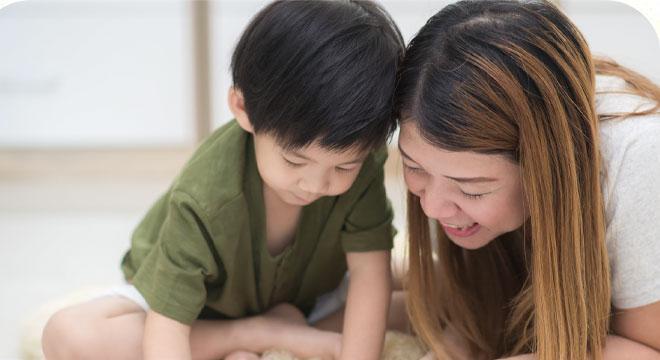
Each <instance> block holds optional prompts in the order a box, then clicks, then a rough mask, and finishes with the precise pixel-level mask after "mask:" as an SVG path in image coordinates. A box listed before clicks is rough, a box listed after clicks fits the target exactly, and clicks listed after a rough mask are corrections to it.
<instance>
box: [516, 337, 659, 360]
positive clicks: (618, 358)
mask: <svg viewBox="0 0 660 360" xmlns="http://www.w3.org/2000/svg"><path fill="white" fill-rule="evenodd" d="M534 359H536V357H535V356H534V355H533V354H524V355H518V356H512V357H508V358H506V360H534ZM603 359H604V360H659V359H660V353H658V352H657V351H655V350H654V349H652V348H650V347H648V346H646V345H643V344H641V343H638V342H636V341H632V340H630V339H626V338H623V337H621V336H616V335H609V336H608V337H607V340H606V343H605V349H604V351H603ZM503 360H504V359H503Z"/></svg>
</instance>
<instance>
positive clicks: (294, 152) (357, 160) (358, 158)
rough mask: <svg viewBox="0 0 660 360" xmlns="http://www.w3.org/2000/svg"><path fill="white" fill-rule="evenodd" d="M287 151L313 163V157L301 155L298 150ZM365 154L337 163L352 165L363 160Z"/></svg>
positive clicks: (365, 156)
mask: <svg viewBox="0 0 660 360" xmlns="http://www.w3.org/2000/svg"><path fill="white" fill-rule="evenodd" d="M289 153H290V154H292V155H294V156H296V157H299V158H301V159H303V160H307V161H311V162H314V163H315V162H316V161H315V160H314V159H310V158H308V157H307V156H305V155H303V154H301V153H299V152H297V151H295V150H292V151H290V152H289ZM367 156H368V154H365V155H360V156H359V157H357V158H355V159H353V160H351V161H347V162H344V163H341V164H339V165H352V164H358V163H361V162H363V161H364V160H365V159H366V158H367Z"/></svg>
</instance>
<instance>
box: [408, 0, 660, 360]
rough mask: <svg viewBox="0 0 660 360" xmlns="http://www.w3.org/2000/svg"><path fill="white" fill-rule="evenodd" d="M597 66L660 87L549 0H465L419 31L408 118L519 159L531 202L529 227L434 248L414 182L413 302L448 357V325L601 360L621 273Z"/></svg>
mask: <svg viewBox="0 0 660 360" xmlns="http://www.w3.org/2000/svg"><path fill="white" fill-rule="evenodd" d="M596 72H599V73H602V74H609V75H615V76H619V77H622V78H623V79H625V80H627V81H628V82H629V84H630V88H631V91H633V92H635V93H637V94H640V95H642V96H646V97H648V98H650V99H655V100H659V99H660V89H658V87H657V86H655V85H654V84H653V83H651V82H650V81H648V80H646V79H645V78H644V77H642V76H640V75H638V74H636V73H633V72H631V71H629V70H627V69H625V68H622V67H620V66H618V65H617V64H616V63H614V62H611V61H600V60H599V61H593V60H592V57H591V54H590V51H589V48H588V46H587V44H586V42H585V40H584V38H583V37H582V35H581V34H580V32H579V31H578V30H577V28H576V27H575V26H574V25H573V24H572V23H571V22H570V21H569V20H568V18H567V17H565V16H564V15H563V14H562V13H561V12H560V11H559V10H558V9H557V8H556V7H555V6H553V5H552V4H550V3H549V2H545V1H510V0H478V1H461V2H458V3H455V4H452V5H449V6H447V7H445V8H444V9H443V10H442V11H440V12H439V13H437V14H436V15H435V16H433V17H432V18H431V19H430V20H429V21H428V22H427V23H426V25H425V26H424V27H423V28H422V29H421V30H420V31H419V33H418V34H417V35H416V36H415V38H414V39H413V40H412V42H411V43H410V45H409V47H408V50H407V54H406V58H405V60H404V62H403V65H402V68H401V74H400V80H399V85H398V90H397V101H398V103H399V110H400V113H399V115H400V116H399V117H400V119H401V121H403V122H414V124H415V125H416V127H417V128H418V129H419V131H420V134H422V136H423V137H424V138H425V140H426V141H428V142H429V143H431V144H434V145H435V146H438V147H439V148H442V149H445V150H450V151H472V152H478V153H484V154H503V155H506V156H507V157H508V158H509V159H511V160H512V161H514V162H516V163H517V164H519V166H520V172H521V178H522V179H523V188H524V195H525V204H526V208H527V209H528V213H529V219H528V220H527V221H526V223H525V224H524V225H523V226H522V228H521V229H519V230H517V231H514V232H512V233H508V234H505V235H503V236H501V237H500V238H498V239H497V240H495V241H492V242H491V243H490V244H489V245H487V246H485V247H484V248H481V249H478V250H465V249H462V248H460V247H458V246H457V245H455V244H454V243H452V242H451V241H450V240H449V239H448V238H447V237H446V235H445V234H444V232H442V231H439V232H438V234H437V248H435V249H434V246H433V245H432V236H431V231H430V228H429V219H428V218H427V217H426V216H425V214H424V212H423V211H422V208H421V206H420V202H419V198H418V197H416V196H414V195H412V194H410V193H409V194H408V227H409V230H408V231H409V238H410V240H409V241H410V242H409V245H410V253H409V272H408V278H407V282H406V287H407V290H408V294H409V296H408V311H409V315H410V318H411V320H412V323H413V326H414V329H415V331H416V332H417V333H418V334H419V336H420V337H421V338H422V339H423V340H424V341H425V342H426V344H428V346H429V347H430V348H431V349H432V350H433V352H434V353H435V354H436V356H438V357H439V358H448V357H451V356H452V354H451V353H449V351H448V350H447V348H446V347H445V346H444V343H443V332H444V331H445V330H446V329H447V328H448V327H451V330H452V331H454V332H455V333H457V334H458V335H459V336H461V337H462V338H463V339H465V340H466V341H467V343H468V345H469V347H470V349H471V351H472V354H473V356H474V357H479V358H489V359H492V358H495V357H500V356H506V355H514V354H521V353H528V352H534V353H536V355H537V357H538V359H542V360H557V359H586V358H587V357H588V356H591V357H593V358H595V359H600V358H602V348H603V346H604V343H605V338H606V336H607V333H608V329H609V315H610V278H609V267H608V257H607V251H606V245H605V220H604V209H603V200H602V194H601V188H600V171H601V166H600V163H601V159H600V154H599V139H598V137H599V130H598V123H599V116H598V114H597V113H596V110H595V73H596ZM657 109H658V108H657V106H656V107H655V108H654V109H650V110H646V111H644V112H642V113H650V112H655V111H657ZM642 113H640V114H642ZM612 116H621V114H613V115H612ZM612 116H610V117H612ZM433 254H436V255H437V258H436V259H434V256H433ZM588 354H589V355H588Z"/></svg>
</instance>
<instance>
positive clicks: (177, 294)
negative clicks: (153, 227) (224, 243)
mask: <svg viewBox="0 0 660 360" xmlns="http://www.w3.org/2000/svg"><path fill="white" fill-rule="evenodd" d="M162 206H166V207H167V209H166V214H165V218H164V220H163V223H162V226H161V227H160V230H159V233H158V238H157V241H156V243H155V245H154V247H153V248H152V249H151V251H150V252H149V253H148V254H147V255H146V257H145V258H144V261H142V263H141V264H140V266H139V268H138V269H137V272H136V273H135V276H134V277H133V278H132V283H133V284H134V285H135V287H136V288H137V289H138V290H139V291H140V293H141V294H142V296H144V298H145V300H146V301H147V303H148V304H149V306H150V308H151V309H152V310H154V311H156V312H158V313H159V314H162V315H164V316H167V317H169V318H171V319H174V320H176V321H179V322H181V323H184V324H191V323H192V322H193V321H194V320H195V319H197V317H198V315H199V313H200V312H201V311H202V309H203V307H204V305H205V302H206V296H207V292H206V283H207V282H217V281H218V279H219V277H220V276H224V272H223V270H222V269H220V268H219V267H220V265H221V264H220V263H219V262H218V259H217V257H216V256H214V250H213V246H212V244H213V241H212V239H211V238H210V235H209V232H208V231H207V221H206V219H205V218H204V217H205V216H204V215H203V214H204V212H203V211H202V210H201V209H200V208H199V205H198V204H197V203H196V202H195V201H194V200H193V199H192V198H191V197H190V196H188V195H187V194H185V193H182V192H173V193H172V195H171V197H170V199H169V201H167V203H165V204H163V205H162Z"/></svg>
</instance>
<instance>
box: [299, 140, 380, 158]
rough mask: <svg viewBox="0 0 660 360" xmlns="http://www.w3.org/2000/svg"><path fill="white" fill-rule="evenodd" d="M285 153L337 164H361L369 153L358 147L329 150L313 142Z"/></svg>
mask: <svg viewBox="0 0 660 360" xmlns="http://www.w3.org/2000/svg"><path fill="white" fill-rule="evenodd" d="M286 152H287V153H289V154H291V155H294V156H298V157H301V158H306V159H309V160H315V161H317V160H324V161H334V162H339V163H348V162H362V161H364V159H365V158H366V157H367V156H368V155H369V153H370V151H369V150H365V149H363V148H361V147H359V146H357V145H356V146H352V147H349V148H346V149H330V148H327V147H324V146H322V145H321V144H320V143H319V142H317V141H315V142H313V143H311V144H309V145H307V146H304V147H301V148H296V149H289V150H286Z"/></svg>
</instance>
